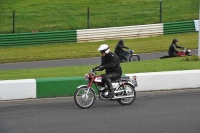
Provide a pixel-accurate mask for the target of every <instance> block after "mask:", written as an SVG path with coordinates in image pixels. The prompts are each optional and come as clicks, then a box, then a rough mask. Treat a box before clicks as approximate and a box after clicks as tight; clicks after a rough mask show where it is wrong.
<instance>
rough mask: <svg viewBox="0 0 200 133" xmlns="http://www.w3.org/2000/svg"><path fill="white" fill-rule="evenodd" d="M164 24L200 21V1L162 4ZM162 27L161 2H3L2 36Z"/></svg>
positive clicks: (166, 0)
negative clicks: (129, 27)
mask: <svg viewBox="0 0 200 133" xmlns="http://www.w3.org/2000/svg"><path fill="white" fill-rule="evenodd" d="M162 3H163V5H162V9H163V10H162V18H163V22H176V21H186V20H195V19H198V13H199V12H198V10H199V6H198V5H199V1H198V0H162ZM88 7H90V28H101V27H119V26H128V25H141V24H152V23H159V22H160V16H159V14H160V13H159V10H160V0H115V1H113V0H100V1H94V0H76V1H74V0H17V1H16V0H1V1H0V22H1V23H0V33H12V12H13V11H15V20H16V22H15V24H16V29H15V31H16V32H17V33H22V32H32V31H33V30H37V31H39V32H42V31H57V30H70V29H86V28H87V8H88Z"/></svg>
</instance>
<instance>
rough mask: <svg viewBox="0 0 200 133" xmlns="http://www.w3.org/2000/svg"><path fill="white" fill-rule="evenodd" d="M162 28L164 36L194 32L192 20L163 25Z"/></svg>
mask: <svg viewBox="0 0 200 133" xmlns="http://www.w3.org/2000/svg"><path fill="white" fill-rule="evenodd" d="M163 26H164V27H163V29H164V35H166V34H177V33H186V32H195V26H194V20H191V21H182V22H170V23H164V24H163Z"/></svg>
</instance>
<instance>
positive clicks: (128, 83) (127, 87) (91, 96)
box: [74, 68, 138, 109]
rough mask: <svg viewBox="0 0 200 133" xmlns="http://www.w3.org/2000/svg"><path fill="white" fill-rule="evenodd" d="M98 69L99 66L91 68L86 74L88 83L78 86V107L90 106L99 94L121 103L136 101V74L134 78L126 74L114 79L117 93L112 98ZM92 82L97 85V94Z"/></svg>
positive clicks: (100, 96) (101, 98)
mask: <svg viewBox="0 0 200 133" xmlns="http://www.w3.org/2000/svg"><path fill="white" fill-rule="evenodd" d="M98 70H99V69H98V68H97V69H91V70H90V72H89V73H87V74H85V76H84V78H85V80H86V81H88V84H87V85H80V86H78V87H77V89H76V91H75V93H74V101H75V103H76V105H77V106H78V107H80V108H82V109H87V108H90V107H91V106H92V105H93V104H94V102H95V100H96V97H97V96H98V98H99V99H100V100H106V101H107V100H108V101H117V102H118V103H120V104H121V105H130V104H132V103H133V102H134V100H135V98H136V91H135V87H137V86H138V84H137V80H136V76H133V77H132V79H131V78H130V77H129V76H126V77H121V78H119V79H117V80H115V81H112V86H113V89H114V92H115V95H114V97H112V98H110V97H109V93H110V91H109V89H108V88H107V85H106V84H105V83H103V82H102V76H101V75H97V72H96V71H98ZM92 84H94V86H95V87H96V92H97V94H96V92H95V90H94V89H93V87H92Z"/></svg>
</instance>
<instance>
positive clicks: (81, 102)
mask: <svg viewBox="0 0 200 133" xmlns="http://www.w3.org/2000/svg"><path fill="white" fill-rule="evenodd" d="M87 89H88V88H87V87H86V86H83V87H80V88H79V89H77V90H76V92H75V93H74V101H75V103H76V105H77V106H78V107H80V108H82V109H87V108H90V107H91V106H92V105H93V104H94V102H95V100H96V97H95V92H94V90H93V89H90V90H89V92H88V94H86V90H87Z"/></svg>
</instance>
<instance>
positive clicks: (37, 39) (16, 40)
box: [0, 30, 77, 46]
mask: <svg viewBox="0 0 200 133" xmlns="http://www.w3.org/2000/svg"><path fill="white" fill-rule="evenodd" d="M76 36H77V35H76V30H68V31H54V32H34V33H18V34H0V46H19V45H35V44H44V43H61V42H76Z"/></svg>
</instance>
